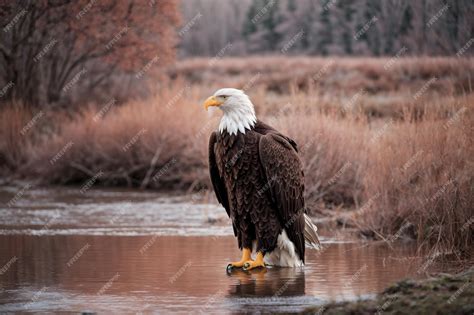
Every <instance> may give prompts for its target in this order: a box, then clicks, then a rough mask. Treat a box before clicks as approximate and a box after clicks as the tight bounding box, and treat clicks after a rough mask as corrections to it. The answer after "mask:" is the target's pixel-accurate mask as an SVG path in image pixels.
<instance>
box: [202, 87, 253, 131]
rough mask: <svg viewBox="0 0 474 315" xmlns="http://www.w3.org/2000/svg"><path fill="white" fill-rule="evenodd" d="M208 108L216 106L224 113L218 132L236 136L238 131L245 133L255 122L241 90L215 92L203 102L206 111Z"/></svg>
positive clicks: (229, 89)
mask: <svg viewBox="0 0 474 315" xmlns="http://www.w3.org/2000/svg"><path fill="white" fill-rule="evenodd" d="M210 106H217V107H219V108H220V109H221V110H222V111H223V112H224V115H223V116H222V118H221V122H220V124H219V131H220V132H224V131H227V132H228V133H229V134H231V135H232V134H235V135H236V134H237V133H238V132H239V131H240V132H241V133H245V130H246V129H251V128H252V127H253V126H254V125H255V123H256V122H257V117H256V116H255V110H254V108H253V104H252V102H251V101H250V99H249V97H248V96H247V94H245V93H244V91H242V90H237V89H232V88H225V89H220V90H217V91H216V92H215V93H214V95H212V96H211V97H209V98H208V99H207V100H206V101H205V102H204V108H205V109H206V110H207V109H208V108H209V107H210Z"/></svg>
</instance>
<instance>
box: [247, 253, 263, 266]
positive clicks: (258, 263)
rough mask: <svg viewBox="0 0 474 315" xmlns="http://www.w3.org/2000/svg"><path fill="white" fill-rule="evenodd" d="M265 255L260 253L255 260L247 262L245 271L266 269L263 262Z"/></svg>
mask: <svg viewBox="0 0 474 315" xmlns="http://www.w3.org/2000/svg"><path fill="white" fill-rule="evenodd" d="M263 255H264V254H263V253H262V252H258V253H257V257H256V258H255V260H249V261H246V262H245V264H244V267H243V269H244V270H250V269H254V268H258V267H263V268H265V263H264V262H263Z"/></svg>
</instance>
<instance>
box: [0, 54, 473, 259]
mask: <svg viewBox="0 0 474 315" xmlns="http://www.w3.org/2000/svg"><path fill="white" fill-rule="evenodd" d="M258 61H259V62H261V63H256V64H255V66H254V70H255V71H259V69H260V70H261V71H267V72H265V73H263V72H262V74H261V76H260V78H259V79H258V81H255V82H254V83H253V84H252V85H251V86H249V89H248V93H249V94H250V96H251V98H252V100H253V101H254V103H255V104H256V106H257V113H258V115H259V117H260V119H262V120H264V121H266V122H268V123H270V124H271V125H274V126H275V127H277V128H278V129H280V130H281V131H283V132H284V133H286V134H288V135H289V136H291V137H293V138H295V140H297V142H298V143H299V146H300V148H301V154H302V159H303V161H304V165H305V171H306V187H307V190H306V193H307V198H308V201H309V203H310V205H313V206H315V205H316V203H317V204H318V206H319V205H321V204H324V206H325V207H327V208H337V209H340V208H344V209H348V208H350V209H353V210H354V211H352V212H348V213H350V214H349V216H350V221H351V222H352V223H353V224H355V225H356V226H358V227H359V228H360V230H361V231H363V232H364V234H366V235H368V234H370V235H373V236H375V237H379V238H383V239H385V240H386V241H387V242H391V241H393V240H395V239H397V238H401V237H404V236H406V235H409V236H413V237H415V238H417V239H418V241H419V242H420V244H425V245H430V246H436V247H437V248H438V249H443V250H459V251H463V252H467V251H469V249H470V248H471V247H472V244H473V236H472V235H473V233H472V229H473V227H474V224H472V220H473V215H474V211H473V205H474V192H473V187H474V177H473V175H474V163H473V159H472V157H473V156H474V145H473V141H474V140H473V139H474V129H473V126H474V113H473V111H474V94H472V93H471V90H467V91H466V92H465V93H461V91H462V90H463V89H465V88H467V86H468V85H469V84H470V82H468V81H469V76H470V75H471V74H472V73H473V68H474V67H473V64H472V61H471V60H463V61H462V62H460V63H456V61H454V60H452V59H426V60H425V59H408V60H400V61H397V62H396V63H395V64H394V66H393V68H392V69H393V73H392V72H390V71H385V70H383V65H384V64H385V63H386V62H387V60H372V59H356V60H350V59H347V60H346V59H345V60H340V62H337V63H335V64H334V65H332V66H333V67H336V68H335V69H334V71H335V72H336V73H339V74H337V75H336V74H334V73H332V72H331V71H332V70H328V72H327V74H326V76H327V77H331V78H334V77H340V78H341V80H340V81H337V82H333V84H334V85H330V86H328V87H326V88H325V89H316V88H302V87H298V84H295V83H294V82H293V81H294V80H293V79H290V77H291V78H293V77H294V78H298V77H299V75H300V74H299V73H300V72H304V73H309V72H313V71H316V70H315V69H316V68H317V67H318V66H319V67H321V65H324V64H325V63H327V62H328V61H327V59H326V60H324V59H319V58H316V59H309V58H295V59H291V60H290V59H278V58H273V59H272V58H268V60H267V59H261V60H258ZM251 62H257V61H256V60H253V61H252V58H250V59H249V60H239V59H235V60H232V61H218V62H217V64H216V65H215V66H214V67H211V70H209V69H205V70H203V71H201V72H200V71H197V70H198V69H200V67H203V63H204V61H203V60H194V61H187V62H184V63H183V64H179V65H178V66H177V67H176V69H179V70H176V69H175V70H174V71H178V72H179V75H180V76H181V75H183V74H185V73H186V71H188V70H186V71H184V70H183V69H188V68H189V69H193V70H192V71H191V70H189V71H190V73H188V74H186V75H187V76H188V78H187V80H185V81H182V80H177V81H174V82H170V83H169V84H168V85H167V86H166V87H163V88H162V89H160V90H159V91H157V92H156V94H155V95H154V96H153V97H151V98H150V99H148V100H143V101H135V102H130V103H127V104H125V105H123V106H112V107H111V108H110V109H109V110H107V112H106V113H105V115H104V116H103V117H102V118H100V119H97V115H98V113H99V112H100V111H101V110H102V108H96V107H93V106H90V107H87V108H85V109H83V110H82V111H81V112H80V113H79V114H78V115H74V116H73V117H68V116H67V115H64V114H60V113H49V112H48V113H45V115H44V116H43V117H41V118H40V119H38V120H37V121H36V123H35V124H34V125H33V127H31V130H30V131H29V132H28V133H27V134H26V135H24V136H22V135H20V134H19V131H20V130H21V129H22V128H23V126H25V125H26V124H27V123H28V122H29V121H30V120H31V118H32V117H34V116H33V114H32V113H30V112H28V111H27V110H26V109H22V108H19V107H18V106H14V107H8V108H6V109H4V110H3V111H2V112H1V114H0V115H1V117H0V120H1V129H0V131H1V132H2V133H1V135H2V136H1V137H0V159H1V161H2V164H3V165H4V166H3V168H2V171H3V173H4V174H9V175H11V174H16V176H22V177H26V178H37V177H39V178H43V179H44V181H46V182H48V183H61V184H69V183H80V184H83V183H85V182H87V181H88V180H89V179H90V178H91V177H94V176H96V177H98V180H97V183H98V184H104V185H128V186H134V187H142V188H145V187H147V188H166V189H169V188H181V189H192V187H196V185H197V184H203V185H209V179H208V174H207V141H208V136H209V134H210V132H211V131H212V130H213V129H214V128H215V127H216V126H217V123H218V118H219V114H218V113H215V114H214V115H212V116H209V115H207V114H206V112H204V111H203V109H202V107H201V105H200V104H201V103H202V100H203V99H204V98H205V97H207V96H208V95H209V94H210V93H212V92H213V90H214V88H217V87H218V85H219V84H221V86H222V85H227V86H237V87H239V86H240V87H242V86H243V85H245V83H244V82H245V80H247V79H245V78H248V75H249V74H250V70H248V68H247V67H248V66H249V65H250V63H251ZM275 63H276V64H275ZM313 63H314V64H316V65H318V66H314V65H313V66H314V68H312V69H311V68H310V66H311V65H312V64H313ZM267 66H268V68H267ZM204 68H205V67H204ZM204 68H203V69H204ZM269 69H270V70H269ZM278 69H279V70H278ZM290 69H292V70H291V71H293V74H292V73H290ZM380 69H382V71H383V72H381V70H380ZM462 69H464V70H465V71H462ZM354 71H355V73H354ZM196 73H199V75H197V74H196ZM206 73H208V74H206ZM246 73H247V74H246ZM227 74H229V76H234V78H233V79H234V80H235V81H234V83H231V82H230V81H229V82H227V80H230V79H229V78H227V77H228V75H227ZM267 74H268V75H267ZM276 75H280V76H282V77H287V78H286V79H282V80H286V81H285V82H286V83H282V84H283V85H285V84H287V87H288V90H285V89H283V90H282V91H280V92H278V93H275V92H272V89H271V88H269V85H268V82H271V81H272V80H274V78H273V76H276ZM196 76H198V78H196ZM301 76H302V77H303V76H304V75H303V74H301ZM347 76H348V77H352V78H353V77H355V76H356V77H357V78H358V81H357V82H358V83H357V82H352V81H351V80H348V79H347ZM359 76H363V78H359ZM431 76H436V77H439V78H440V79H439V80H438V81H436V82H435V83H436V84H439V85H436V86H435V85H433V86H431V87H429V89H428V90H427V91H426V92H425V93H423V95H421V96H420V97H419V98H417V99H416V100H414V99H413V94H414V93H416V92H417V91H418V90H419V89H420V86H422V85H423V84H421V83H422V82H426V81H427V80H429V78H430V77H431ZM376 77H377V79H375V78H376ZM387 77H388V78H387ZM215 78H221V81H222V82H221V83H219V81H218V80H217V79H215ZM238 78H240V79H238ZM403 78H405V79H403ZM374 80H376V81H377V82H379V83H377V84H378V86H379V87H378V88H376V89H375V91H376V92H370V93H367V94H364V95H362V96H361V97H360V98H358V99H357V101H356V102H354V106H353V108H351V110H346V111H343V110H341V107H343V106H344V105H345V104H347V102H348V101H347V100H348V99H351V98H352V97H353V94H352V95H351V93H357V91H358V89H359V86H365V85H366V84H369V83H367V82H372V81H374ZM207 81H209V85H206V86H204V85H203V82H207ZM349 81H350V84H349V83H348V82H349ZM354 81H356V80H354ZM257 82H260V83H257ZM344 82H345V83H344ZM386 82H388V83H386ZM325 84H326V83H325ZM327 84H329V83H327ZM347 84H349V85H347ZM420 84H421V85H420ZM369 85H370V84H369ZM385 85H386V86H385ZM412 85H413V87H412ZM381 86H384V87H383V88H382V87H381ZM390 86H392V88H391V89H390ZM336 90H343V91H344V93H340V95H338V94H334V95H333V97H331V95H332V94H331V93H335V92H334V91H336ZM381 91H383V92H381ZM279 93H281V94H279ZM441 94H443V96H442V97H441ZM386 95H388V97H386ZM387 98H388V99H389V101H387ZM378 101H380V103H381V104H380V105H377V102H378ZM377 106H379V107H377ZM372 107H374V108H375V109H370V108H372ZM369 109H370V110H369ZM373 112H379V113H381V114H378V115H375V114H373ZM68 144H69V145H68ZM62 151H64V152H63V153H64V154H60V153H61V152H62ZM58 156H59V157H58ZM56 157H57V158H56ZM469 222H471V224H469Z"/></svg>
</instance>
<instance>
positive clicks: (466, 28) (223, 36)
mask: <svg viewBox="0 0 474 315" xmlns="http://www.w3.org/2000/svg"><path fill="white" fill-rule="evenodd" d="M182 10H183V16H184V19H183V25H182V27H183V28H182V31H181V32H180V33H179V35H180V36H181V37H182V41H181V45H180V53H181V56H182V57H185V56H217V57H220V56H224V55H244V54H255V53H257V54H260V53H286V54H309V55H363V56H380V55H397V54H398V55H456V54H458V55H459V56H460V55H468V54H469V55H472V51H473V50H472V49H470V46H471V44H472V43H473V37H474V22H473V21H474V1H472V0H383V1H381V0H230V1H221V0H186V1H183V3H182Z"/></svg>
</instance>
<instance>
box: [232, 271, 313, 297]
mask: <svg viewBox="0 0 474 315" xmlns="http://www.w3.org/2000/svg"><path fill="white" fill-rule="evenodd" d="M228 275H229V277H232V278H234V279H235V280H236V281H233V283H234V285H232V286H230V288H229V294H228V296H229V297H274V298H278V297H282V296H298V295H304V294H305V273H304V269H302V268H271V267H270V268H268V269H254V270H249V271H243V270H241V269H234V270H232V271H230V272H229V273H228Z"/></svg>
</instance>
